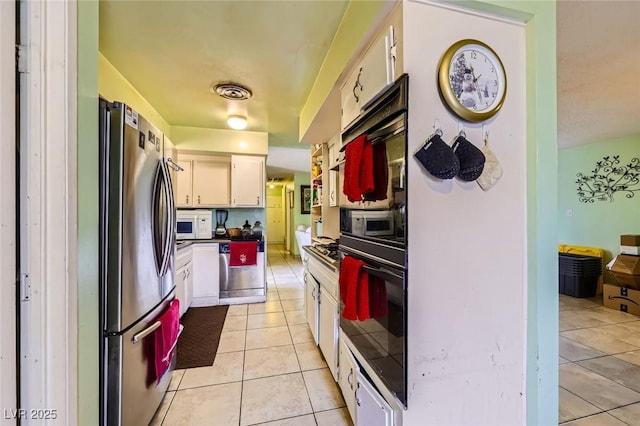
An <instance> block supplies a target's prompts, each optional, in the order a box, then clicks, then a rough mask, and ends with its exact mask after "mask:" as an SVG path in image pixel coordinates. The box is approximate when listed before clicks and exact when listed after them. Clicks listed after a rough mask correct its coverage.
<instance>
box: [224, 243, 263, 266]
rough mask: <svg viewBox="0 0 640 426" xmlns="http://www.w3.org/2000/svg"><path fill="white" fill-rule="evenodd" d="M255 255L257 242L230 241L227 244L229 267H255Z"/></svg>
mask: <svg viewBox="0 0 640 426" xmlns="http://www.w3.org/2000/svg"><path fill="white" fill-rule="evenodd" d="M257 254H258V243H257V241H231V242H230V243H229V266H250V265H255V264H256V259H257Z"/></svg>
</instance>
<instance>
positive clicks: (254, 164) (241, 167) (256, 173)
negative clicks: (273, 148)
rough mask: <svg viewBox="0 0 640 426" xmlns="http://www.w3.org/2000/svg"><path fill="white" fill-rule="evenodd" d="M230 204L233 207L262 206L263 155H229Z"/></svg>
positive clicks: (263, 183) (263, 181)
mask: <svg viewBox="0 0 640 426" xmlns="http://www.w3.org/2000/svg"><path fill="white" fill-rule="evenodd" d="M231 164H232V167H233V174H232V177H231V188H232V190H231V192H232V194H233V197H232V205H233V206H235V207H264V186H265V180H264V157H255V156H245V155H233V156H231Z"/></svg>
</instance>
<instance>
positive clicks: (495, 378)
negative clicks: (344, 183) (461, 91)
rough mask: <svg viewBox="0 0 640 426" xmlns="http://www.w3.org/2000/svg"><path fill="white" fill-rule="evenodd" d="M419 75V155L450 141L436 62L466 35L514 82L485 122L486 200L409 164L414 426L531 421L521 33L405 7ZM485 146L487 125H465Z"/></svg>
mask: <svg viewBox="0 0 640 426" xmlns="http://www.w3.org/2000/svg"><path fill="white" fill-rule="evenodd" d="M403 13H404V31H405V33H404V40H405V54H404V60H405V62H404V66H405V72H407V73H408V74H409V88H410V95H409V130H408V136H409V144H408V150H409V154H410V155H412V154H413V153H414V152H415V151H416V150H418V149H419V148H420V147H421V146H422V145H423V143H424V141H425V140H426V139H427V138H428V137H429V135H431V134H432V133H433V128H432V126H433V124H434V121H435V120H436V119H437V120H439V122H440V124H441V128H442V130H443V132H444V138H443V139H444V140H445V141H447V142H449V143H450V144H451V143H452V141H453V139H454V137H455V136H456V134H457V132H458V121H457V119H456V117H455V116H453V115H452V114H451V113H450V112H448V110H447V109H446V108H445V107H444V106H443V103H442V102H441V101H440V99H439V96H438V91H437V87H436V72H437V67H438V62H439V59H440V57H441V56H442V55H443V53H444V52H445V51H446V50H447V48H448V47H449V46H450V45H451V44H453V43H454V42H456V41H458V40H460V39H463V38H475V39H478V40H481V41H484V42H485V43H487V44H488V45H489V46H491V47H493V49H494V50H495V51H496V52H497V53H498V54H499V56H500V57H501V59H502V61H503V63H504V66H505V69H506V72H507V78H508V90H507V98H506V101H505V104H504V105H503V107H502V110H501V111H500V112H499V113H498V114H497V116H495V117H494V118H493V119H491V120H489V122H488V123H487V124H488V126H487V128H488V130H489V132H490V147H491V148H492V150H493V151H494V153H495V154H496V155H497V157H498V159H499V160H500V162H501V163H502V166H503V168H504V175H503V177H502V180H501V181H500V182H498V184H497V185H496V186H495V187H494V188H492V189H491V190H490V191H488V192H483V191H482V190H481V189H480V187H479V186H478V185H477V184H476V183H475V182H462V181H460V180H457V179H454V180H448V181H440V180H437V179H435V178H432V177H431V176H430V175H429V174H428V173H426V172H424V171H423V170H422V168H421V166H420V165H419V163H418V162H417V161H416V160H415V159H413V158H412V157H411V156H410V158H409V164H408V174H409V178H408V184H409V201H408V202H409V214H410V215H409V217H408V224H409V228H408V229H409V237H408V238H409V240H408V249H409V268H408V278H409V283H408V290H407V291H408V300H409V302H408V303H409V306H408V309H409V311H408V315H409V325H408V327H409V328H408V332H407V335H408V345H409V346H408V411H407V412H406V413H405V416H404V419H405V424H406V425H438V426H441V425H448V426H449V425H474V426H480V425H491V426H495V425H517V424H524V423H525V416H526V412H525V395H524V394H525V375H526V364H525V362H526V360H525V353H526V337H527V336H526V315H525V313H526V294H527V281H526V273H527V271H526V254H527V253H526V227H527V218H526V151H525V148H526V103H525V101H526V96H525V52H526V49H525V30H524V27H523V26H522V25H520V24H516V23H509V22H506V21H504V20H502V21H501V20H494V19H490V18H487V17H482V16H478V15H474V14H471V13H462V12H460V11H456V10H455V9H453V8H450V9H447V8H444V7H441V6H437V5H433V4H421V3H417V2H405V3H404V11H403ZM465 131H466V134H467V139H469V140H470V141H471V142H473V143H474V144H475V145H476V146H478V147H480V146H481V144H482V128H481V125H479V124H475V125H469V124H467V125H465Z"/></svg>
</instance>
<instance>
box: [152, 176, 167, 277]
mask: <svg viewBox="0 0 640 426" xmlns="http://www.w3.org/2000/svg"><path fill="white" fill-rule="evenodd" d="M162 176H163V173H162V170H161V168H160V167H158V168H157V169H156V176H155V178H154V179H153V200H152V202H151V223H152V226H153V248H154V250H153V251H154V253H155V256H156V267H157V268H158V275H160V276H161V275H162V273H161V272H162V267H163V264H164V257H165V246H166V241H164V238H163V235H162V230H161V226H162V225H161V223H160V222H161V220H162V218H161V216H162V215H161V214H160V197H161V196H162V194H161V190H162V188H161V184H162V183H161V180H162Z"/></svg>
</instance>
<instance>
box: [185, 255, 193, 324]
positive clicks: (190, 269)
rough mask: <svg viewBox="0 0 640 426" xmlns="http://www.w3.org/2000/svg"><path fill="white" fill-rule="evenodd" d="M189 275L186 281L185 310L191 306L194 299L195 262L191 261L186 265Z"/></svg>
mask: <svg viewBox="0 0 640 426" xmlns="http://www.w3.org/2000/svg"><path fill="white" fill-rule="evenodd" d="M185 271H186V273H187V277H186V279H185V282H184V311H183V312H186V311H187V309H189V307H190V306H191V300H192V299H193V263H192V262H189V263H188V264H187V265H186V266H185Z"/></svg>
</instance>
